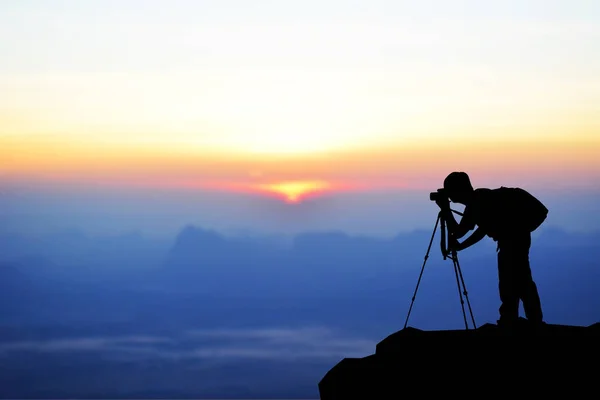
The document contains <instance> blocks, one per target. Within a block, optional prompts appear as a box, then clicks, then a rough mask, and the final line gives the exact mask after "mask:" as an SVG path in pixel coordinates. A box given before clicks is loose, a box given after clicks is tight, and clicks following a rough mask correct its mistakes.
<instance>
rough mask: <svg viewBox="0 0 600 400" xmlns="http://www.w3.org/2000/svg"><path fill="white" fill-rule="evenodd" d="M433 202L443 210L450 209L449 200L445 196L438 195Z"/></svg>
mask: <svg viewBox="0 0 600 400" xmlns="http://www.w3.org/2000/svg"><path fill="white" fill-rule="evenodd" d="M435 204H437V205H438V207H439V208H441V209H442V210H444V211H445V210H449V209H450V200H449V199H448V198H447V197H441V196H439V197H438V198H437V199H436V200H435Z"/></svg>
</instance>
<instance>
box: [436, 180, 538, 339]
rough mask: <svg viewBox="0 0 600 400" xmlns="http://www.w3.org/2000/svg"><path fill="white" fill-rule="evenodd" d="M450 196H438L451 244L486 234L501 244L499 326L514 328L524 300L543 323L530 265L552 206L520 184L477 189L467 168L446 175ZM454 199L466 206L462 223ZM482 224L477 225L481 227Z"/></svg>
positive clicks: (532, 315) (534, 317)
mask: <svg viewBox="0 0 600 400" xmlns="http://www.w3.org/2000/svg"><path fill="white" fill-rule="evenodd" d="M444 191H445V192H446V195H447V196H448V197H447V198H445V199H444V196H439V199H438V200H437V201H436V203H437V204H438V206H439V207H440V208H441V210H442V214H443V217H444V218H445V219H446V221H447V224H448V231H449V233H450V240H449V246H451V247H452V248H454V249H456V250H457V251H460V250H464V249H466V248H467V247H470V246H472V245H473V244H475V243H477V242H479V241H480V240H481V239H483V238H484V237H485V236H486V235H487V236H489V237H490V238H492V239H493V240H494V241H496V242H497V243H498V247H497V251H498V281H499V282H498V289H499V292H500V300H501V306H500V310H499V311H500V319H499V320H498V325H499V326H503V327H513V326H514V324H515V323H516V322H517V321H518V319H519V301H522V302H523V309H524V310H525V316H526V317H527V319H528V321H529V322H531V323H533V324H535V325H538V324H542V323H543V315H542V306H541V303H540V297H539V295H538V290H537V286H536V284H535V282H534V281H533V278H532V276H531V268H530V265H529V248H530V246H531V232H533V231H534V230H535V229H536V228H537V227H538V226H539V225H540V224H541V223H542V222H543V221H544V220H545V219H546V215H547V213H548V210H547V209H546V207H545V206H544V205H543V204H542V203H541V202H539V200H537V199H536V198H535V197H533V196H532V195H530V194H529V193H528V192H526V191H525V190H523V189H520V188H506V187H501V188H498V189H488V188H478V189H473V186H472V185H471V181H470V179H469V176H468V175H467V174H466V173H465V172H452V173H451V174H450V175H448V176H447V177H446V179H445V180H444ZM448 198H449V199H450V200H451V201H452V202H454V203H461V204H464V205H465V209H464V212H463V216H462V219H461V220H460V223H457V222H456V220H455V219H454V216H453V213H452V211H451V210H450V204H449V201H448ZM475 227H477V229H475ZM473 229H475V231H474V232H473V233H472V234H471V235H470V236H469V237H468V238H466V239H465V240H464V241H463V242H462V243H459V242H458V239H460V238H461V237H463V236H464V235H465V234H467V232H469V231H470V230H473Z"/></svg>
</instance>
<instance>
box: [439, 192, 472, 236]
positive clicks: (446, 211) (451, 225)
mask: <svg viewBox="0 0 600 400" xmlns="http://www.w3.org/2000/svg"><path fill="white" fill-rule="evenodd" d="M437 204H438V206H439V207H440V209H441V210H442V217H443V218H444V219H445V220H446V224H447V225H448V231H449V232H450V233H451V235H452V236H453V237H454V239H460V238H461V237H463V236H465V235H466V234H467V232H469V231H470V230H471V229H473V227H472V226H469V225H470V224H469V222H468V221H467V220H466V219H465V218H464V216H463V218H462V219H461V220H460V223H458V222H456V219H455V218H454V213H453V212H452V210H451V209H450V202H449V201H448V200H447V199H443V200H439V201H437Z"/></svg>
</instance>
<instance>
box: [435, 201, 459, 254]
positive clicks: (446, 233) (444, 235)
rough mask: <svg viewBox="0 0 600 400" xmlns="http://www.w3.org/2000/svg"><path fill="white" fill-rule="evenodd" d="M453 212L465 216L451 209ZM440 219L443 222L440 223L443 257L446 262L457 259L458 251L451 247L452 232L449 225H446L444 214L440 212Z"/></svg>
mask: <svg viewBox="0 0 600 400" xmlns="http://www.w3.org/2000/svg"><path fill="white" fill-rule="evenodd" d="M450 211H451V212H453V213H456V214H458V215H460V216H462V215H463V214H462V213H461V212H458V211H456V210H453V209H450ZM438 218H439V220H440V221H441V223H440V230H441V238H440V250H441V251H442V257H444V260H445V259H446V258H450V259H452V260H453V259H456V258H457V256H456V249H453V248H452V247H451V246H450V237H451V235H452V232H450V230H449V229H448V225H447V224H446V219H445V218H444V215H443V212H442V211H440V213H439V214H438Z"/></svg>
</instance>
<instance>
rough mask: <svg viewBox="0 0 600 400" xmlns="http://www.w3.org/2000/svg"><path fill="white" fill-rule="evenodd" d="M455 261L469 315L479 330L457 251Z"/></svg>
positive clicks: (475, 327) (454, 256)
mask: <svg viewBox="0 0 600 400" xmlns="http://www.w3.org/2000/svg"><path fill="white" fill-rule="evenodd" d="M453 259H454V263H455V264H456V269H457V270H458V273H459V275H460V280H461V282H462V287H463V289H464V295H465V298H466V299H467V305H468V306H469V313H471V321H472V322H473V329H477V324H475V317H474V316H473V310H472V309H471V302H470V301H469V294H468V292H467V286H466V285H465V280H464V278H463V274H462V271H461V269H460V264H459V263H458V255H457V254H456V251H454V252H453ZM463 312H464V309H463Z"/></svg>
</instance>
